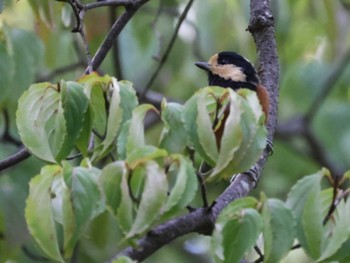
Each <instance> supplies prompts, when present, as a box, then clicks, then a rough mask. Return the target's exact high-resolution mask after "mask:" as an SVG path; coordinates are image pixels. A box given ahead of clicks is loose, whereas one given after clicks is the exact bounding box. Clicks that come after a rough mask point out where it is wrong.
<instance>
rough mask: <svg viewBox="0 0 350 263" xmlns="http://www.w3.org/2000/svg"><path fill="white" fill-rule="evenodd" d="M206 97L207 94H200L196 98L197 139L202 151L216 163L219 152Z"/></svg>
mask: <svg viewBox="0 0 350 263" xmlns="http://www.w3.org/2000/svg"><path fill="white" fill-rule="evenodd" d="M206 95H207V94H201V95H200V96H199V98H198V104H197V110H198V115H197V117H196V124H197V131H198V138H199V143H200V144H201V146H202V147H203V150H204V151H205V152H206V154H207V155H208V156H209V158H210V159H211V160H214V161H215V163H216V162H217V159H218V157H219V152H218V146H217V144H216V138H215V134H214V131H213V129H212V121H211V119H210V116H209V112H208V110H207V100H206Z"/></svg>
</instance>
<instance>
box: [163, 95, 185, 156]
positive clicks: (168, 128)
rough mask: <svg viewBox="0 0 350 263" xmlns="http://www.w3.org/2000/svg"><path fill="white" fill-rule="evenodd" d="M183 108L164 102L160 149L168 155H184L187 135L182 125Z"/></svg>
mask: <svg viewBox="0 0 350 263" xmlns="http://www.w3.org/2000/svg"><path fill="white" fill-rule="evenodd" d="M182 110H183V106H182V105H180V104H177V103H171V102H170V103H167V102H166V100H165V99H163V101H162V110H161V119H162V121H163V123H164V128H163V131H162V136H161V139H160V142H159V147H160V148H163V149H165V150H167V151H168V153H183V152H184V151H185V149H186V145H187V133H186V130H185V127H184V125H183V123H182V120H181V116H182Z"/></svg>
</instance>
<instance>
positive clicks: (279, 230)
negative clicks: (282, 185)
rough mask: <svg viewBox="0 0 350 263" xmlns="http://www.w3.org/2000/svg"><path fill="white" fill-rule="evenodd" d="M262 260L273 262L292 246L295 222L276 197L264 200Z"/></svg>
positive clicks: (267, 262)
mask: <svg viewBox="0 0 350 263" xmlns="http://www.w3.org/2000/svg"><path fill="white" fill-rule="evenodd" d="M262 216H263V221H264V231H263V234H264V262H265V263H275V262H280V261H281V259H282V258H283V257H284V256H286V255H287V253H288V252H289V251H290V249H291V247H292V246H293V241H294V238H295V235H296V223H295V220H294V217H293V213H292V211H290V210H289V209H288V208H287V207H286V206H285V204H284V203H283V202H281V201H280V200H277V199H269V200H265V201H264V206H263V211H262Z"/></svg>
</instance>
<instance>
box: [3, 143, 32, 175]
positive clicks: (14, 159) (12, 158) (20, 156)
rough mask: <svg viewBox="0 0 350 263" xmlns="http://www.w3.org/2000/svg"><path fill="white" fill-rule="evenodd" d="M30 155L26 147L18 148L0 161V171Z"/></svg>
mask: <svg viewBox="0 0 350 263" xmlns="http://www.w3.org/2000/svg"><path fill="white" fill-rule="evenodd" d="M30 156H31V154H30V152H29V151H28V150H27V149H26V148H22V149H20V150H19V151H18V152H16V153H15V154H13V155H11V156H9V157H7V158H6V159H3V160H1V161H0V171H2V170H5V169H7V168H9V167H11V166H14V165H16V164H18V163H20V162H22V161H24V160H25V159H27V158H29V157H30Z"/></svg>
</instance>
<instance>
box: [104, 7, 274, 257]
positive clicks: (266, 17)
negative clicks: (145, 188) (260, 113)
mask: <svg viewBox="0 0 350 263" xmlns="http://www.w3.org/2000/svg"><path fill="white" fill-rule="evenodd" d="M250 4H251V13H250V15H251V19H250V23H249V27H248V30H249V31H250V32H251V33H252V35H253V38H254V41H255V43H256V47H257V51H258V58H259V64H260V66H261V70H260V71H259V73H260V78H261V82H262V84H263V85H264V86H265V87H266V88H267V90H268V91H269V96H270V112H269V118H268V123H267V128H268V139H269V140H270V141H272V139H273V135H274V132H275V128H276V123H277V107H278V94H279V92H278V78H279V64H278V58H277V49H276V42H275V37H274V27H273V17H272V14H271V11H270V9H269V1H268V0H265V1H262V0H251V2H250ZM268 155H269V150H268V149H266V150H265V151H264V153H263V154H262V156H261V157H260V159H259V161H258V162H257V164H256V165H255V167H254V171H255V172H256V175H257V178H259V177H260V175H261V172H262V169H263V167H264V165H265V162H266V160H267V157H268ZM254 186H255V181H254V180H253V178H252V177H251V176H250V175H249V174H245V173H242V174H240V175H238V176H237V177H236V178H235V180H234V181H233V182H232V183H231V184H230V186H229V187H228V188H227V189H226V190H225V191H224V192H223V193H222V194H221V195H220V196H219V197H218V198H217V200H216V202H215V204H214V205H213V206H212V207H210V208H199V209H196V210H194V211H193V212H191V213H189V214H187V215H184V216H181V217H178V218H175V219H172V220H170V221H168V222H166V223H164V224H162V225H159V226H157V227H155V228H154V229H153V230H151V231H150V232H149V233H148V234H147V235H146V236H145V237H143V238H141V239H140V240H139V241H138V242H137V248H133V247H128V248H126V249H125V250H123V251H122V252H121V253H119V254H118V255H116V256H114V257H113V258H112V259H111V260H109V261H108V262H112V261H113V259H116V258H117V257H119V256H128V257H130V258H132V259H133V260H137V261H142V260H144V259H146V258H147V257H149V256H150V255H151V254H153V253H154V252H155V251H157V250H158V249H160V248H161V247H162V246H164V245H166V244H168V243H169V242H171V241H172V240H174V239H176V238H178V237H180V236H183V235H185V234H188V233H191V232H196V233H200V234H204V235H210V234H211V232H212V230H213V227H214V223H215V220H216V218H217V216H218V215H219V213H220V212H221V211H222V210H223V209H224V208H225V207H226V206H227V205H228V204H229V203H230V202H232V201H234V200H235V199H237V198H241V197H243V196H246V195H247V194H248V193H249V192H250V191H251V190H252V189H253V188H254Z"/></svg>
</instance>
